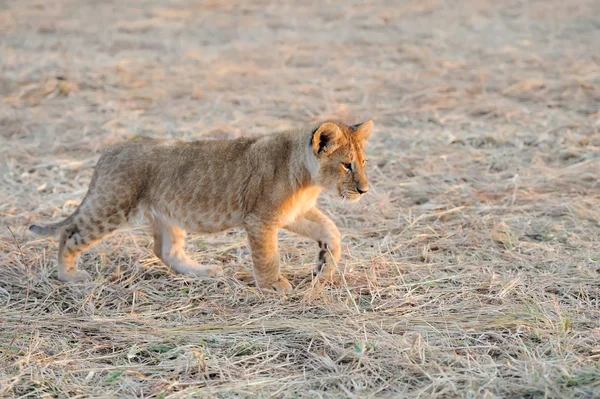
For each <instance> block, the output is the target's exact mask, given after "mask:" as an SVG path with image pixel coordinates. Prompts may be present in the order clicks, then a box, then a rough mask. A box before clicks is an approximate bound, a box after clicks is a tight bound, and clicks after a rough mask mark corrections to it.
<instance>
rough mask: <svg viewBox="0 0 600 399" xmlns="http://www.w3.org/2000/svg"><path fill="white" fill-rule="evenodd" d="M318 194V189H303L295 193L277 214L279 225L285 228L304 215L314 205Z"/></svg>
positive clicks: (319, 190) (319, 189) (319, 191)
mask: <svg viewBox="0 0 600 399" xmlns="http://www.w3.org/2000/svg"><path fill="white" fill-rule="evenodd" d="M320 193H321V188H320V187H309V188H303V189H300V190H299V191H297V192H296V193H295V194H294V195H293V196H291V197H290V198H288V199H287V200H286V201H285V202H284V203H283V204H282V206H281V209H280V213H279V224H280V225H281V226H286V225H288V224H290V223H292V222H293V221H294V220H296V219H297V218H298V217H300V216H302V215H304V214H305V213H306V212H307V211H308V210H309V209H310V208H312V207H313V206H314V205H315V202H317V198H318V197H319V194H320Z"/></svg>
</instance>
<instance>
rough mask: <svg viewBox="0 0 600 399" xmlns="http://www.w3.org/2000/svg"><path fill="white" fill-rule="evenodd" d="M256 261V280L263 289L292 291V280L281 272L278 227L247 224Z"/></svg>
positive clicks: (283, 292) (253, 257)
mask: <svg viewBox="0 0 600 399" xmlns="http://www.w3.org/2000/svg"><path fill="white" fill-rule="evenodd" d="M245 228H246V232H247V233H248V241H249V242H250V250H251V251H252V261H253V263H254V280H255V281H256V285H257V286H258V288H259V289H260V290H261V291H276V292H279V293H280V294H288V293H290V292H292V285H291V284H290V282H289V281H288V280H287V279H286V278H285V277H283V276H282V275H281V274H280V273H279V252H278V250H277V228H275V227H272V226H268V225H263V224H253V225H249V226H248V225H247V226H245Z"/></svg>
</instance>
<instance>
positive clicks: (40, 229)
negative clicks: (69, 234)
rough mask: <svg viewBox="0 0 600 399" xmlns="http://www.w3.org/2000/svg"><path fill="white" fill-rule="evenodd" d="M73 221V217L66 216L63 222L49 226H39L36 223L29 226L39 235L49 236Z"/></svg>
mask: <svg viewBox="0 0 600 399" xmlns="http://www.w3.org/2000/svg"><path fill="white" fill-rule="evenodd" d="M70 222H71V218H70V217H69V218H66V219H65V220H63V221H62V222H58V223H54V224H49V225H47V226H38V225H36V224H32V225H31V226H29V231H31V232H32V233H33V234H36V235H38V236H49V235H54V234H56V233H58V232H59V231H60V229H61V228H62V227H64V226H66V225H67V224H69V223H70Z"/></svg>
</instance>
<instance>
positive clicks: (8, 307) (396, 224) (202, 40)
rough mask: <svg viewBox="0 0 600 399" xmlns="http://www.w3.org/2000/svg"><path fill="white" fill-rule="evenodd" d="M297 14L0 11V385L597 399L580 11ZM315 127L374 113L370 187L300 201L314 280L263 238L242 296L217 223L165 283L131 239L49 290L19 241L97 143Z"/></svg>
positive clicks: (3, 388)
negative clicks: (276, 266)
mask: <svg viewBox="0 0 600 399" xmlns="http://www.w3.org/2000/svg"><path fill="white" fill-rule="evenodd" d="M236 3H241V2H236ZM297 3H298V4H296V5H293V4H291V3H289V4H285V2H278V4H277V5H275V4H269V3H267V2H264V1H259V0H252V1H246V2H243V4H244V5H243V6H239V5H235V4H234V2H223V1H191V2H166V1H165V2H160V1H158V0H149V1H144V2H141V1H140V2H133V3H132V2H129V3H127V5H120V4H121V3H120V2H100V1H75V0H71V1H59V0H50V1H40V0H19V1H10V2H3V3H0V94H1V99H0V137H1V140H2V143H1V144H2V145H1V146H0V159H1V162H0V172H1V175H2V183H1V186H0V187H1V189H0V217H1V218H2V225H3V226H2V232H1V233H0V240H1V241H0V245H1V250H2V253H1V255H0V262H1V268H0V318H1V324H0V325H1V327H0V351H1V352H0V395H1V396H9V397H106V396H112V397H134V396H135V397H145V398H149V397H157V398H164V397H167V396H168V397H169V398H171V397H173V398H178V397H191V396H201V397H246V396H256V395H259V396H261V397H283V398H292V397H316V398H330V397H399V396H401V397H421V398H424V397H444V398H446V397H466V398H475V397H477V398H496V397H497V398H500V397H503V398H504V397H529V398H535V397H582V398H591V397H597V396H598V392H600V363H599V361H600V180H599V179H600V156H599V154H600V131H599V129H600V109H599V104H600V67H599V61H600V59H599V58H598V57H599V55H600V25H599V24H598V19H597V16H598V15H600V6H599V5H600V4H599V3H598V2H597V1H594V0H589V1H578V0H573V1H565V0H561V1H554V0H548V1H520V0H516V1H510V2H494V1H492V0H477V1H469V2H466V1H465V2H451V1H442V0H439V1H424V2H421V1H414V2H396V4H394V5H393V6H392V5H391V3H392V2H384V1H382V0H381V1H379V2H374V1H373V2H368V3H366V2H365V4H362V3H363V2H355V4H354V5H347V6H343V5H341V4H340V3H338V2H329V3H328V4H327V5H321V6H319V5H317V3H316V2H297ZM300 3H301V4H300ZM122 4H125V3H122ZM327 117H337V118H341V119H343V120H345V121H347V122H349V123H353V122H358V121H361V120H363V119H365V118H373V119H374V121H375V123H376V132H375V134H374V136H373V139H372V145H371V147H370V149H369V152H370V159H371V168H370V172H369V173H370V179H371V182H372V186H373V189H372V195H370V196H369V197H368V198H366V199H365V200H363V202H362V203H361V204H359V205H357V206H353V207H345V206H343V205H342V204H339V203H337V202H335V201H331V200H330V199H328V198H323V200H322V208H323V209H325V210H326V212H327V213H328V214H329V215H330V216H331V217H332V218H333V219H334V220H335V221H336V222H337V224H338V225H339V227H340V229H341V231H342V233H343V235H344V245H345V249H344V258H343V261H342V264H341V265H340V267H341V269H343V270H344V280H343V281H342V282H340V283H339V284H337V285H334V286H320V285H318V284H315V283H314V282H313V281H312V280H311V277H310V275H311V273H310V270H311V268H312V266H313V264H314V260H315V257H316V249H315V247H314V245H313V244H312V243H309V242H307V241H305V240H302V239H298V238H295V237H291V236H290V235H285V234H282V241H281V247H282V253H283V255H282V256H283V263H284V271H285V273H286V274H287V275H289V276H290V277H291V280H292V282H293V283H294V284H295V286H296V287H297V289H296V290H295V292H294V294H293V295H290V296H289V297H287V298H272V297H263V296H261V295H259V294H258V293H257V292H256V291H255V290H254V288H253V286H252V285H251V284H250V281H251V280H250V273H249V271H250V259H249V251H248V248H247V245H246V241H245V237H244V235H243V233H242V232H240V231H232V232H227V233H223V234H217V235H213V236H192V237H191V239H190V241H189V249H190V251H191V252H192V253H194V257H195V258H197V259H199V260H201V261H203V262H217V263H219V264H222V265H223V267H224V269H225V272H226V276H227V277H225V278H222V279H220V280H218V281H209V282H207V281H201V280H196V279H192V278H182V277H179V276H174V275H172V274H171V273H170V272H169V271H168V270H167V269H166V268H165V267H164V266H162V265H161V264H160V263H159V262H158V261H157V259H156V258H155V257H154V256H153V255H152V254H151V251H150V249H149V248H150V245H151V242H150V239H149V237H148V235H147V233H146V232H145V231H144V230H143V229H142V228H136V229H132V230H131V231H129V232H124V233H121V234H118V235H115V236H114V237H113V238H111V239H109V240H107V241H106V242H104V243H102V244H101V245H99V246H98V247H96V248H95V249H93V250H92V251H90V252H89V253H88V254H87V255H85V256H84V257H83V258H82V267H83V268H85V269H86V270H88V271H90V272H92V273H93V275H94V276H95V278H94V280H93V281H92V282H90V283H86V284H78V285H73V286H71V285H65V284H62V283H60V282H58V281H57V280H56V279H55V278H54V275H53V273H54V269H55V266H54V265H55V257H56V242H55V241H54V240H52V239H41V240H39V239H38V240H36V239H33V238H32V237H30V236H28V235H27V234H26V225H27V224H28V223H30V222H31V221H34V220H35V221H41V220H44V221H46V220H58V219H60V218H62V217H64V216H65V215H67V214H69V212H71V211H72V210H73V208H74V206H76V204H77V201H79V200H81V198H82V196H83V194H84V193H85V190H86V187H87V185H88V183H89V179H90V175H91V171H92V166H93V164H94V163H95V161H96V159H97V158H98V156H99V153H100V152H101V151H102V149H104V148H106V147H108V146H110V145H112V144H115V143H118V142H121V141H123V140H127V139H131V138H134V137H138V136H150V137H157V138H160V137H177V138H183V139H186V140H191V139H198V138H203V137H212V138H216V137H237V136H240V135H253V134H259V133H265V132H271V131H275V130H280V129H284V128H288V127H292V126H298V125H302V124H306V123H309V122H313V121H314V120H317V119H318V120H321V119H323V118H327ZM8 227H10V229H12V231H13V232H14V236H13V235H12V234H11V232H10V231H9V229H8Z"/></svg>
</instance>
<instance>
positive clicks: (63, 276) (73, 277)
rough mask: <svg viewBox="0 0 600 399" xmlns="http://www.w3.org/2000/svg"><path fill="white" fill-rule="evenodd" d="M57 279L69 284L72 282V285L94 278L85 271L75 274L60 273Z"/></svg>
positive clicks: (78, 271)
mask: <svg viewBox="0 0 600 399" xmlns="http://www.w3.org/2000/svg"><path fill="white" fill-rule="evenodd" d="M56 277H57V278H58V279H59V280H60V281H67V282H71V283H75V282H77V281H87V280H91V279H92V276H90V274H89V273H88V272H86V271H85V270H77V271H75V272H74V273H69V272H63V273H61V272H58V274H57V275H56Z"/></svg>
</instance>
